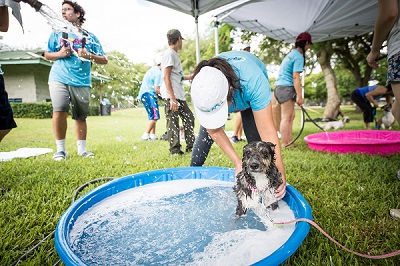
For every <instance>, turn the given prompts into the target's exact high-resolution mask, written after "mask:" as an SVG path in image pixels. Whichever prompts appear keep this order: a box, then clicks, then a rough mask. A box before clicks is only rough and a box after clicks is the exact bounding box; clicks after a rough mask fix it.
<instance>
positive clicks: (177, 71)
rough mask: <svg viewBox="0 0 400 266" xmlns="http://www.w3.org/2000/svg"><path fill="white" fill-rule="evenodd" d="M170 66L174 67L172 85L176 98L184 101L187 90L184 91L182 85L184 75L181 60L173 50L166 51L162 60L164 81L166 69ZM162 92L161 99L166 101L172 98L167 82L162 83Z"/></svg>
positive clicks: (162, 77)
mask: <svg viewBox="0 0 400 266" xmlns="http://www.w3.org/2000/svg"><path fill="white" fill-rule="evenodd" d="M170 66H172V72H171V84H172V89H173V91H174V94H175V98H176V99H178V100H183V101H184V100H185V90H184V89H183V85H182V82H183V80H184V75H183V71H182V65H181V59H180V58H179V55H178V53H177V52H176V51H175V50H174V49H172V48H169V49H168V50H167V51H165V53H164V55H163V58H162V60H161V72H162V74H161V75H162V76H161V79H162V80H164V70H165V68H167V67H170ZM160 92H161V97H163V98H164V99H168V98H170V95H169V93H168V90H167V87H166V86H165V82H162V84H161V87H160Z"/></svg>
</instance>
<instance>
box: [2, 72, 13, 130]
mask: <svg viewBox="0 0 400 266" xmlns="http://www.w3.org/2000/svg"><path fill="white" fill-rule="evenodd" d="M15 127H17V124H16V123H15V121H14V117H13V111H12V108H11V105H10V102H9V101H8V94H7V91H6V88H5V85H4V78H3V75H0V130H6V129H12V128H15Z"/></svg>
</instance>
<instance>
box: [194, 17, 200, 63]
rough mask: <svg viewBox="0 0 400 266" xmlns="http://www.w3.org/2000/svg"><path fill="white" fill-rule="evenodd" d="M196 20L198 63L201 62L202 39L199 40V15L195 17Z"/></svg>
mask: <svg viewBox="0 0 400 266" xmlns="http://www.w3.org/2000/svg"><path fill="white" fill-rule="evenodd" d="M195 22H196V63H199V62H200V40H199V17H198V16H196V17H195Z"/></svg>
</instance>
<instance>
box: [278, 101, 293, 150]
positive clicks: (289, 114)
mask: <svg viewBox="0 0 400 266" xmlns="http://www.w3.org/2000/svg"><path fill="white" fill-rule="evenodd" d="M294 104H295V101H294V100H289V101H287V102H284V103H282V104H281V111H282V120H281V125H280V127H279V128H280V130H281V131H280V132H281V136H282V137H281V139H282V146H283V147H285V146H286V145H287V144H289V143H290V142H291V141H292V139H293V137H292V132H293V120H294V115H295V113H294Z"/></svg>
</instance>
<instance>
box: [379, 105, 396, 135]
mask: <svg viewBox="0 0 400 266" xmlns="http://www.w3.org/2000/svg"><path fill="white" fill-rule="evenodd" d="M382 109H383V116H382V118H381V119H379V120H378V126H379V127H381V128H382V129H385V128H387V129H392V126H393V125H394V116H393V114H392V105H391V104H386V105H384V106H383V107H382Z"/></svg>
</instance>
